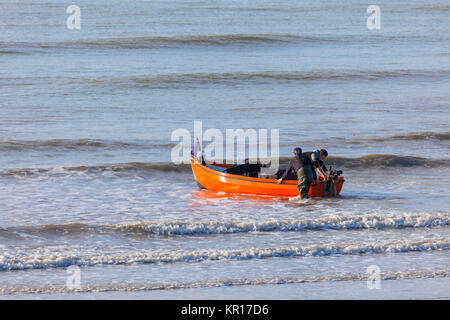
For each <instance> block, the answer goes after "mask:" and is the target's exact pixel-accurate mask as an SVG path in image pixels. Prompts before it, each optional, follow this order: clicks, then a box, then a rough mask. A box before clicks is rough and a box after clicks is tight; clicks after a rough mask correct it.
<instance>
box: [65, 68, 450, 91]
mask: <svg viewBox="0 0 450 320" xmlns="http://www.w3.org/2000/svg"><path fill="white" fill-rule="evenodd" d="M449 78H450V71H449V70H391V71H374V70H312V71H265V72H229V73H171V74H161V75H142V76H132V77H129V76H128V77H98V78H86V79H71V80H70V83H71V84H76V85H83V84H88V85H90V86H113V87H120V88H148V89H151V88H156V89H165V88H191V87H198V86H204V85H227V86H238V85H249V84H252V85H255V84H274V83H288V82H308V83H309V82H318V81H386V80H390V79H391V80H392V79H393V80H399V79H405V80H407V79H419V80H428V81H432V80H448V79H449Z"/></svg>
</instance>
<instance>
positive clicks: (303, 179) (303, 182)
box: [277, 148, 317, 199]
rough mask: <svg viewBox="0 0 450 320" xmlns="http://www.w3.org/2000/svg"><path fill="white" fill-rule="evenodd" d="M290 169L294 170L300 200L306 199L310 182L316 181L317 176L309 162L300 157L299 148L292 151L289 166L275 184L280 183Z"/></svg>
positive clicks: (305, 158)
mask: <svg viewBox="0 0 450 320" xmlns="http://www.w3.org/2000/svg"><path fill="white" fill-rule="evenodd" d="M292 169H294V171H295V172H296V173H297V178H298V184H297V188H298V192H299V194H300V199H308V198H309V196H308V192H309V187H310V185H311V182H313V181H315V180H316V179H317V176H316V172H315V170H314V168H313V164H312V162H311V160H310V159H309V158H307V157H304V156H303V155H302V149H301V148H295V149H294V158H293V159H292V160H291V161H290V162H289V166H288V167H287V169H286V171H284V174H283V176H282V177H281V178H280V179H278V181H277V183H282V182H283V180H284V179H285V178H286V176H287V175H288V173H289V172H290V171H291V170H292Z"/></svg>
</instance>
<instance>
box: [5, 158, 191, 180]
mask: <svg viewBox="0 0 450 320" xmlns="http://www.w3.org/2000/svg"><path fill="white" fill-rule="evenodd" d="M154 171H160V172H185V173H188V172H191V171H192V170H191V167H190V165H187V164H181V165H176V164H173V163H170V162H168V163H143V162H128V163H116V164H105V165H96V166H75V167H55V168H12V169H4V170H1V171H0V176H3V177H13V178H14V177H20V178H23V177H36V176H42V175H46V176H53V177H61V176H70V175H72V174H74V173H85V174H99V173H103V172H115V173H121V174H125V175H126V174H127V173H130V174H131V175H135V174H137V173H143V174H144V173H146V172H154Z"/></svg>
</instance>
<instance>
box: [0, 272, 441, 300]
mask: <svg viewBox="0 0 450 320" xmlns="http://www.w3.org/2000/svg"><path fill="white" fill-rule="evenodd" d="M449 276H450V271H449V270H434V271H428V270H425V271H413V272H392V273H381V274H380V280H383V281H389V280H403V279H423V278H441V277H449ZM368 279H369V278H368V275H367V274H343V275H332V276H318V277H272V278H262V279H224V280H215V281H200V282H185V283H183V282H181V283H146V284H124V285H89V286H79V287H69V286H51V285H49V286H45V287H0V294H1V295H15V294H53V293H74V292H76V293H92V292H139V291H156V290H177V289H192V288H210V287H231V286H255V285H256V286H258V285H283V284H294V283H315V282H332V281H367V280H368Z"/></svg>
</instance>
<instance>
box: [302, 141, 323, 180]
mask: <svg viewBox="0 0 450 320" xmlns="http://www.w3.org/2000/svg"><path fill="white" fill-rule="evenodd" d="M303 156H304V157H306V158H308V159H309V160H311V162H312V164H313V166H314V168H315V169H316V170H317V171H318V172H319V174H320V175H321V176H322V177H323V178H324V179H325V180H327V179H328V169H327V167H325V164H324V163H323V162H324V161H325V159H326V158H327V157H328V152H327V150H325V149H321V150H320V151H319V150H314V151H313V152H304V153H303Z"/></svg>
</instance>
